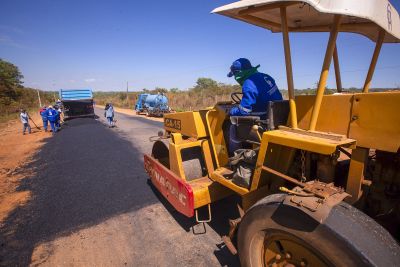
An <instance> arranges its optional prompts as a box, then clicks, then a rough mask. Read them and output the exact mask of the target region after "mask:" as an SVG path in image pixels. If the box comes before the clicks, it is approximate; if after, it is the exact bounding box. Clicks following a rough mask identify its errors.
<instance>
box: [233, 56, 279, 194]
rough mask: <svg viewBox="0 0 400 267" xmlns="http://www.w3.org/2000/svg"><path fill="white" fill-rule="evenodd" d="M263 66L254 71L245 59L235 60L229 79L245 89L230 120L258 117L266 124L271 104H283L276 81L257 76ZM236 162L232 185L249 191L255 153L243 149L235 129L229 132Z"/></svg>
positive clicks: (268, 77) (234, 161) (266, 76)
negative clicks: (242, 117)
mask: <svg viewBox="0 0 400 267" xmlns="http://www.w3.org/2000/svg"><path fill="white" fill-rule="evenodd" d="M259 67H260V65H258V66H256V67H253V66H252V65H251V63H250V61H249V60H248V59H246V58H239V59H237V60H235V61H234V62H233V63H232V65H231V68H230V70H231V71H230V72H229V73H228V77H234V78H235V80H236V81H237V82H238V83H239V84H240V85H241V86H242V94H243V95H242V99H241V101H240V104H239V105H238V106H235V107H233V108H232V109H231V111H230V115H231V116H257V117H260V119H262V120H265V119H266V117H267V105H268V102H269V101H278V100H282V94H281V93H280V92H279V89H278V86H277V85H276V83H275V80H274V79H273V78H272V77H271V76H269V75H268V74H265V73H261V72H258V70H257V69H258V68H259ZM228 150H229V152H230V155H234V156H233V157H232V158H231V159H232V162H233V165H235V164H236V165H235V166H234V167H233V170H234V171H235V173H234V175H233V179H232V182H234V183H236V184H237V185H239V186H242V187H248V186H249V182H250V178H251V175H252V169H253V168H252V167H250V166H251V165H253V164H254V165H255V162H256V158H257V155H256V152H255V151H254V150H249V149H242V141H241V140H239V139H238V138H237V132H236V125H231V126H230V128H229V148H228Z"/></svg>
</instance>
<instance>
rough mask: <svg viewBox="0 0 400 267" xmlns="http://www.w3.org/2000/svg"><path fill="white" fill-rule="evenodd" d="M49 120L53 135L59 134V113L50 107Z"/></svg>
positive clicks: (48, 110) (47, 112)
mask: <svg viewBox="0 0 400 267" xmlns="http://www.w3.org/2000/svg"><path fill="white" fill-rule="evenodd" d="M46 115H47V119H48V120H49V123H50V127H51V131H52V132H53V135H54V134H55V133H56V132H57V127H56V125H55V124H56V122H57V116H58V114H57V111H56V110H54V109H53V107H52V106H49V107H48V108H47V110H46Z"/></svg>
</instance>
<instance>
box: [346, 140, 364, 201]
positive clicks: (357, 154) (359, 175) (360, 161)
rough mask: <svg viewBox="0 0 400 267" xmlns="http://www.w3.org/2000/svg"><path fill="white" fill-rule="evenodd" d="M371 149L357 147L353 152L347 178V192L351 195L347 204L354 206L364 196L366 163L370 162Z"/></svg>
mask: <svg viewBox="0 0 400 267" xmlns="http://www.w3.org/2000/svg"><path fill="white" fill-rule="evenodd" d="M368 154H369V149H368V148H361V147H357V148H356V149H353V151H352V152H351V160H350V169H349V175H348V176H347V184H346V192H347V193H349V194H350V195H351V198H348V199H347V200H346V202H348V203H351V204H353V203H354V202H356V201H357V200H358V199H359V198H360V197H361V194H362V191H361V185H362V183H363V181H364V169H365V163H366V162H367V160H368Z"/></svg>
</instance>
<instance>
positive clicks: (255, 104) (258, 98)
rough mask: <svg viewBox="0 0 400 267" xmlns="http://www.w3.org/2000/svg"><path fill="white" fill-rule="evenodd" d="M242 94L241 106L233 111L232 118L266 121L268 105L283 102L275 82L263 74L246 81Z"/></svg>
mask: <svg viewBox="0 0 400 267" xmlns="http://www.w3.org/2000/svg"><path fill="white" fill-rule="evenodd" d="M242 93H243V97H242V100H241V101H240V105H239V106H237V107H233V108H232V109H231V112H230V115H231V116H260V117H261V119H265V118H266V115H267V103H268V102H269V101H278V100H282V94H281V92H279V89H278V86H277V85H276V83H275V80H274V79H273V78H272V77H271V76H269V75H267V74H264V73H261V72H257V73H254V74H253V75H251V76H250V77H249V78H247V79H246V80H245V81H244V83H243V86H242Z"/></svg>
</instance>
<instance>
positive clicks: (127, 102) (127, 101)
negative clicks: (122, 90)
mask: <svg viewBox="0 0 400 267" xmlns="http://www.w3.org/2000/svg"><path fill="white" fill-rule="evenodd" d="M126 104H127V105H128V107H129V96H128V82H126Z"/></svg>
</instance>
